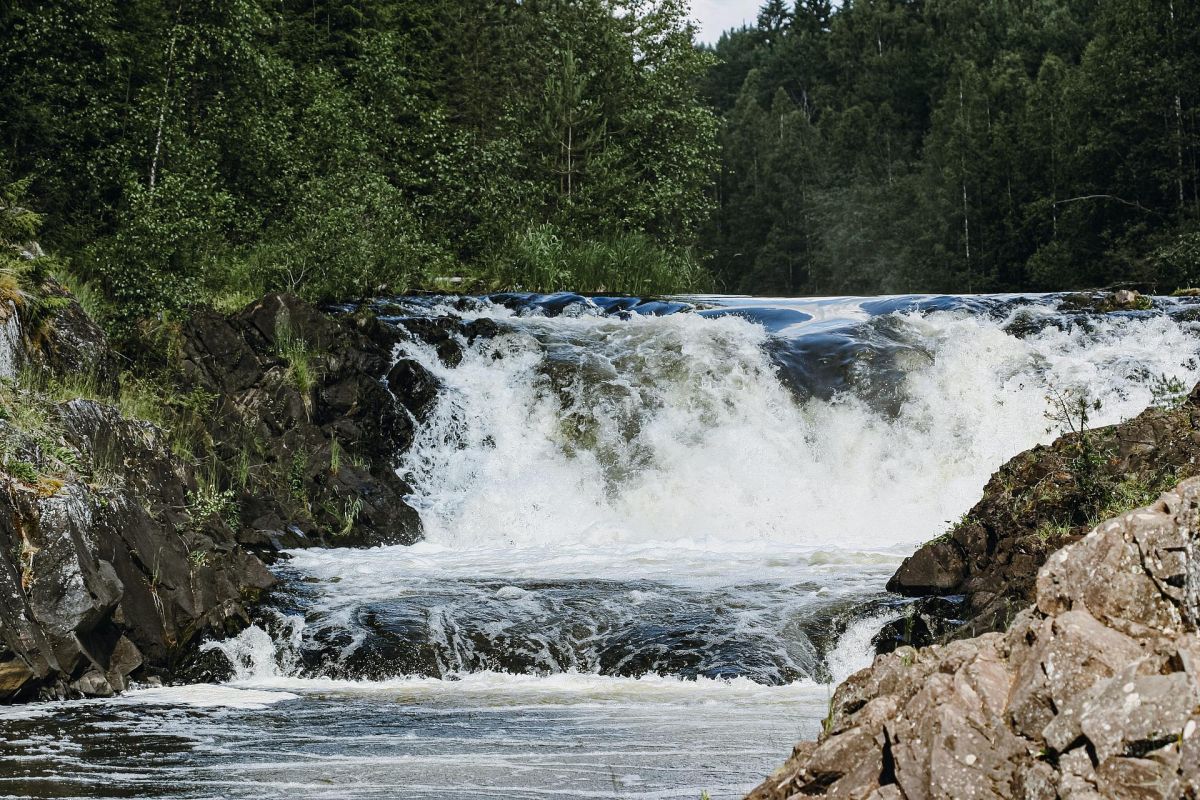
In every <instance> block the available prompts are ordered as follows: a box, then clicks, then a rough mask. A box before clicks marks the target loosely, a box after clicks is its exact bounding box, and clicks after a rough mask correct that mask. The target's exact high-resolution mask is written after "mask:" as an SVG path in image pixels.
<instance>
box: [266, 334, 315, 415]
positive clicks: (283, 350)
mask: <svg viewBox="0 0 1200 800" xmlns="http://www.w3.org/2000/svg"><path fill="white" fill-rule="evenodd" d="M275 353H276V355H278V356H279V357H280V358H281V359H283V361H284V362H285V363H286V364H287V366H288V369H287V378H288V382H289V383H291V384H292V386H294V387H295V389H296V391H298V392H300V394H301V395H303V396H304V398H305V405H306V406H307V405H308V403H309V402H311V395H312V390H313V387H315V386H316V385H317V379H318V377H319V373H318V370H317V367H316V365H315V364H314V363H313V362H314V359H315V356H316V353H315V351H314V350H313V348H312V347H311V346H310V345H309V344H308V342H307V341H305V339H304V337H302V336H299V335H297V334H296V332H295V331H293V330H292V326H291V323H290V322H289V321H288V319H287V318H286V317H284V316H281V317H280V318H279V321H278V322H277V323H276V325H275Z"/></svg>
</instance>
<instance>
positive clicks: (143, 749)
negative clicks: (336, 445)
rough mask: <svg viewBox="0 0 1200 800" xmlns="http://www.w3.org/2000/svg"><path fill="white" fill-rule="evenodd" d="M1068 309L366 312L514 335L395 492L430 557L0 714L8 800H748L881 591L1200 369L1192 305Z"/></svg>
mask: <svg viewBox="0 0 1200 800" xmlns="http://www.w3.org/2000/svg"><path fill="white" fill-rule="evenodd" d="M1060 303H1061V298H1057V297H1026V298H1019V297H969V298H953V297H949V298H946V297H943V298H880V299H865V300H864V299H848V298H839V299H825V300H764V299H754V298H689V299H686V300H678V301H670V302H644V303H642V302H638V301H635V300H630V299H595V300H587V299H583V298H579V297H578V296H575V295H555V296H549V297H535V296H517V295H505V296H497V297H495V298H492V299H491V300H488V301H484V300H477V299H474V300H463V299H447V298H409V299H401V300H396V301H389V302H388V303H386V304H384V303H381V304H380V305H379V308H380V310H381V312H382V313H385V314H387V315H389V319H391V321H392V322H394V323H395V324H397V325H405V324H407V323H408V322H409V321H411V319H413V318H426V317H438V316H443V315H448V314H453V315H456V316H459V317H462V318H465V319H468V320H469V319H476V318H489V319H493V320H495V321H496V322H497V323H499V324H500V326H501V329H502V331H503V332H502V334H501V335H500V336H497V337H495V338H480V339H477V340H476V341H474V342H472V343H467V342H465V341H464V342H463V343H462V345H463V346H462V351H463V357H462V359H461V361H457V362H455V363H453V364H447V363H444V362H443V361H442V360H441V358H439V355H438V353H437V352H436V350H435V349H434V348H433V347H432V346H430V345H427V344H424V343H421V342H419V341H414V342H411V343H405V344H402V345H401V346H400V347H399V352H397V354H396V356H397V358H408V359H412V360H414V361H417V362H419V363H420V364H421V365H423V366H424V367H425V368H427V369H428V370H429V371H430V372H432V373H433V374H434V375H435V376H436V377H437V378H438V379H439V380H440V381H441V383H442V386H443V388H442V391H441V393H440V396H439V399H438V400H437V401H436V404H435V405H434V406H433V407H432V408H431V410H430V411H429V412H428V414H427V415H426V416H425V417H424V419H423V421H422V422H421V423H420V424H419V425H418V427H417V433H416V439H415V443H414V445H413V447H412V448H411V449H410V450H409V451H408V452H407V453H406V454H405V455H404V457H403V460H402V462H401V464H400V468H399V469H400V472H401V474H402V475H403V476H404V477H405V478H406V480H407V481H408V482H409V483H410V485H411V486H412V489H413V494H412V498H411V502H412V503H413V505H414V506H415V507H416V508H418V510H419V511H420V514H421V517H422V521H423V523H424V527H425V531H426V537H425V541H423V542H422V543H420V544H417V545H415V546H413V547H385V548H375V549H370V550H302V551H294V552H292V553H291V554H290V555H291V558H290V559H289V560H288V561H286V562H284V563H282V564H281V565H280V566H279V567H278V571H279V574H280V576H281V577H283V578H285V579H286V580H285V588H284V589H283V590H282V591H280V592H279V593H278V596H277V598H276V601H275V605H274V609H273V610H272V611H270V612H268V613H266V614H264V618H263V620H262V621H261V625H259V626H255V627H253V628H251V629H249V630H247V631H246V632H244V633H242V634H241V635H240V636H238V637H236V638H235V639H233V640H230V641H228V642H222V643H216V644H215V645H214V646H213V647H214V648H215V650H216V651H217V652H216V653H213V655H214V656H217V655H218V654H219V655H220V656H223V657H224V658H227V659H228V660H229V661H230V663H231V664H232V665H233V675H232V677H231V679H230V680H229V682H227V683H225V684H222V685H209V686H190V687H171V688H167V689H153V690H143V691H139V692H132V693H130V694H128V695H126V696H125V697H122V698H118V699H116V700H112V701H89V702H87V703H78V704H73V705H49V706H31V707H24V708H18V709H10V710H6V711H3V712H0V756H3V761H2V764H3V766H0V794H5V793H7V794H12V795H16V796H36V797H49V796H53V797H64V796H81V797H102V796H178V797H228V796H238V797H250V796H254V797H265V796H281V797H282V796H287V797H337V798H341V797H381V798H382V797H403V798H434V797H437V798H461V797H504V798H512V797H603V798H677V797H678V798H698V797H699V796H700V793H701V791H702V790H707V791H708V792H709V793H710V795H711V796H712V797H714V798H717V797H737V796H740V794H741V793H743V792H744V791H746V790H747V789H749V788H750V787H751V786H753V785H754V784H755V783H756V782H757V781H758V780H760V779H761V778H762V777H763V776H764V775H766V774H767V773H768V772H769V771H770V770H771V769H772V768H773V767H774V766H775V765H776V764H777V763H778V762H779V761H780V760H781V759H782V758H783V757H784V756H786V754H787V753H788V752H789V750H790V747H791V745H792V743H793V742H794V741H795V740H797V739H799V738H802V737H808V736H812V735H814V734H815V733H816V732H817V730H818V728H819V724H820V719H821V718H822V717H823V716H824V714H825V712H826V708H827V703H828V697H829V692H830V689H829V687H828V685H827V684H828V683H829V682H830V681H831V680H834V681H836V680H840V679H841V678H842V677H845V675H847V674H849V672H851V671H853V670H854V669H856V668H858V667H860V666H863V665H865V664H866V663H867V662H868V660H869V653H870V639H871V636H872V635H873V634H874V633H875V632H876V631H877V630H878V628H879V626H880V624H881V621H882V620H884V619H886V618H887V617H888V615H893V614H896V613H897V611H896V610H895V606H894V605H892V604H890V603H889V600H888V598H887V596H886V594H885V593H884V592H883V585H884V583H885V582H886V580H887V577H888V576H889V575H890V574H891V573H892V571H893V570H894V569H895V567H896V565H897V564H898V563H899V561H900V559H901V558H903V556H905V555H907V554H908V553H910V552H911V551H912V550H913V549H914V547H915V545H917V544H918V543H920V542H921V541H924V540H926V539H929V538H931V537H933V536H935V535H937V534H939V533H941V532H942V531H943V530H944V529H945V528H946V527H947V526H948V524H949V522H950V521H952V520H955V519H957V518H959V517H960V516H961V515H962V514H963V513H964V512H965V511H967V510H968V509H969V508H970V506H971V505H972V504H973V503H974V502H975V501H976V500H977V499H978V497H979V494H980V491H981V489H982V487H983V485H984V483H985V482H986V480H987V478H988V476H989V475H990V474H991V473H992V472H993V471H994V470H995V469H996V467H998V466H999V465H1000V464H1002V463H1003V462H1004V461H1005V460H1007V459H1008V458H1009V457H1011V456H1013V455H1015V454H1016V453H1018V452H1020V451H1022V450H1024V449H1026V448H1028V447H1030V446H1032V445H1033V444H1035V443H1037V442H1039V441H1047V440H1049V439H1051V438H1053V437H1054V435H1056V433H1057V431H1055V430H1054V429H1053V427H1054V426H1053V425H1052V424H1051V423H1050V422H1049V421H1048V419H1047V416H1046V414H1047V411H1048V408H1049V400H1048V395H1052V394H1054V393H1072V392H1078V393H1086V395H1087V396H1088V397H1089V398H1090V399H1092V400H1096V401H1099V411H1098V412H1097V414H1096V418H1095V419H1094V420H1093V422H1094V423H1095V424H1106V423H1109V422H1116V421H1119V420H1121V419H1124V418H1127V417H1130V416H1133V415H1134V414H1136V413H1138V412H1139V411H1141V410H1142V409H1143V408H1145V407H1146V406H1147V405H1149V404H1150V403H1151V402H1153V401H1154V399H1155V389H1156V387H1161V386H1163V385H1164V379H1176V380H1177V381H1179V382H1181V383H1182V384H1186V385H1187V386H1191V385H1192V384H1193V383H1195V382H1196V381H1197V380H1198V379H1200V364H1198V362H1197V355H1198V354H1200V339H1198V338H1197V323H1193V322H1192V321H1191V319H1192V318H1193V317H1197V318H1200V314H1198V313H1196V312H1200V306H1198V305H1188V304H1186V301H1174V300H1169V299H1163V300H1158V301H1156V307H1155V309H1154V310H1151V311H1145V312H1130V313H1125V314H1108V315H1095V314H1086V313H1081V312H1072V311H1066V310H1060V308H1059V306H1060Z"/></svg>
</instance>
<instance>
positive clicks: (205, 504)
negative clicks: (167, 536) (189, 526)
mask: <svg viewBox="0 0 1200 800" xmlns="http://www.w3.org/2000/svg"><path fill="white" fill-rule="evenodd" d="M236 496H237V495H236V493H235V492H234V491H233V490H232V489H222V488H221V487H220V483H219V481H218V480H217V476H216V471H215V470H207V471H206V470H200V471H198V472H197V475H196V489H195V491H191V492H188V509H187V510H188V516H190V517H191V518H192V521H193V522H194V523H196V524H203V523H205V522H207V521H208V520H210V519H214V518H216V519H220V520H223V521H224V522H225V523H226V524H228V525H229V526H231V527H236V526H237V524H238V509H237V501H236Z"/></svg>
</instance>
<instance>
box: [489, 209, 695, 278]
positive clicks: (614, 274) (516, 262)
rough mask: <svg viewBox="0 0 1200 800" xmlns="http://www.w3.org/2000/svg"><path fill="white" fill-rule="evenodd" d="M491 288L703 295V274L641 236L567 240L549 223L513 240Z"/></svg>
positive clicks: (683, 256) (686, 258) (691, 261)
mask: <svg viewBox="0 0 1200 800" xmlns="http://www.w3.org/2000/svg"><path fill="white" fill-rule="evenodd" d="M491 284H492V285H493V286H496V287H500V288H504V289H533V290H537V289H541V290H545V291H566V290H570V291H576V292H594V293H600V292H612V293H621V294H641V295H647V294H661V293H667V292H679V291H703V290H705V289H709V288H710V284H709V280H708V276H707V274H706V273H705V271H704V269H703V268H702V267H701V266H700V265H699V264H698V263H697V262H696V260H695V258H693V257H692V255H691V254H690V253H688V252H686V251H680V250H672V249H667V248H663V247H662V246H661V245H659V244H657V243H656V242H655V241H654V240H653V239H652V238H650V237H649V236H646V235H644V234H625V235H623V236H620V237H614V238H612V239H609V240H606V241H588V242H582V243H581V242H573V241H570V240H568V239H566V238H565V237H564V236H563V235H562V234H561V233H560V231H559V230H558V229H557V228H555V227H554V226H552V225H541V226H538V227H535V228H531V229H529V230H526V231H525V232H523V233H521V234H519V235H518V236H515V237H513V239H511V240H510V242H509V244H508V247H507V248H506V249H505V250H504V252H503V253H502V254H501V255H500V257H499V258H498V259H497V263H496V265H495V268H494V271H493V273H492V275H491Z"/></svg>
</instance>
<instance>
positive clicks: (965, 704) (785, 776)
mask: <svg viewBox="0 0 1200 800" xmlns="http://www.w3.org/2000/svg"><path fill="white" fill-rule="evenodd" d="M1198 547H1200V478H1192V479H1189V480H1186V481H1184V482H1182V483H1180V484H1179V485H1178V486H1177V487H1176V488H1175V490H1174V491H1171V492H1167V493H1165V494H1163V496H1162V497H1161V499H1160V500H1159V501H1158V502H1156V503H1154V504H1153V505H1151V506H1149V507H1147V508H1143V509H1139V510H1137V511H1133V512H1129V513H1127V514H1123V515H1121V516H1119V517H1117V518H1115V519H1113V520H1110V521H1108V522H1105V523H1102V524H1100V525H1099V526H1097V527H1096V528H1095V529H1094V530H1093V531H1092V532H1090V533H1089V534H1087V536H1085V537H1084V538H1083V539H1081V540H1079V541H1078V542H1076V543H1074V544H1070V545H1068V546H1067V547H1065V548H1063V549H1062V550H1061V551H1059V552H1058V553H1056V554H1055V555H1054V556H1053V558H1051V559H1050V560H1049V561H1048V562H1047V563H1046V564H1045V565H1044V566H1043V567H1042V568H1041V570H1040V571H1039V574H1038V576H1037V580H1036V586H1037V597H1036V603H1035V604H1033V605H1030V606H1027V607H1026V608H1025V609H1023V610H1022V611H1021V612H1020V613H1019V614H1017V615H1016V616H1015V618H1014V619H1013V621H1012V624H1011V626H1010V627H1009V629H1008V631H1007V632H1006V633H1005V634H1003V635H1001V634H999V633H987V634H984V635H981V636H978V637H975V638H964V639H960V640H957V641H951V642H948V643H946V644H937V645H932V646H929V647H925V648H921V649H914V648H912V647H904V646H902V647H899V648H897V649H896V651H895V652H893V653H890V654H886V655H881V656H879V657H877V658H876V659H875V663H874V664H873V665H872V666H871V667H869V668H868V669H865V670H862V671H861V672H859V673H856V674H855V675H852V676H851V677H850V678H849V679H847V680H846V681H845V682H844V683H843V684H842V685H841V686H839V687H838V689H837V691H836V693H835V694H834V697H833V703H832V708H831V714H830V720H829V724H828V726H827V728H826V732H825V733H824V734H823V735H822V736H821V738H820V739H819V740H818V741H817V742H805V743H801V744H800V745H798V746H797V748H796V749H795V751H794V753H793V756H792V758H791V759H789V760H788V762H787V763H786V764H785V765H784V767H783V768H782V769H780V770H779V771H777V772H776V773H775V774H774V775H772V776H771V778H769V779H768V780H767V781H766V782H764V783H763V784H762V785H761V786H759V787H758V788H757V789H756V790H755V791H754V792H752V793H751V794H750V795H749V797H750V798H753V800H783V799H784V798H793V797H800V796H805V797H807V796H820V797H888V798H905V799H908V800H918V799H919V800H925V799H926V798H930V799H932V798H946V799H947V800H949V799H950V798H997V799H998V798H1010V797H1024V798H1046V800H1052V799H1053V798H1060V797H1061V798H1067V797H1070V798H1097V799H1098V798H1164V799H1165V798H1178V797H1195V796H1197V789H1198V788H1200V679H1198V678H1200V625H1198V624H1197V623H1198V620H1197V619H1196V616H1195V615H1194V613H1193V611H1192V610H1191V604H1192V602H1193V600H1194V595H1195V592H1196V591H1197V576H1196V570H1195V568H1194V567H1195V563H1196V559H1197V554H1198V553H1200V549H1198Z"/></svg>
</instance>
